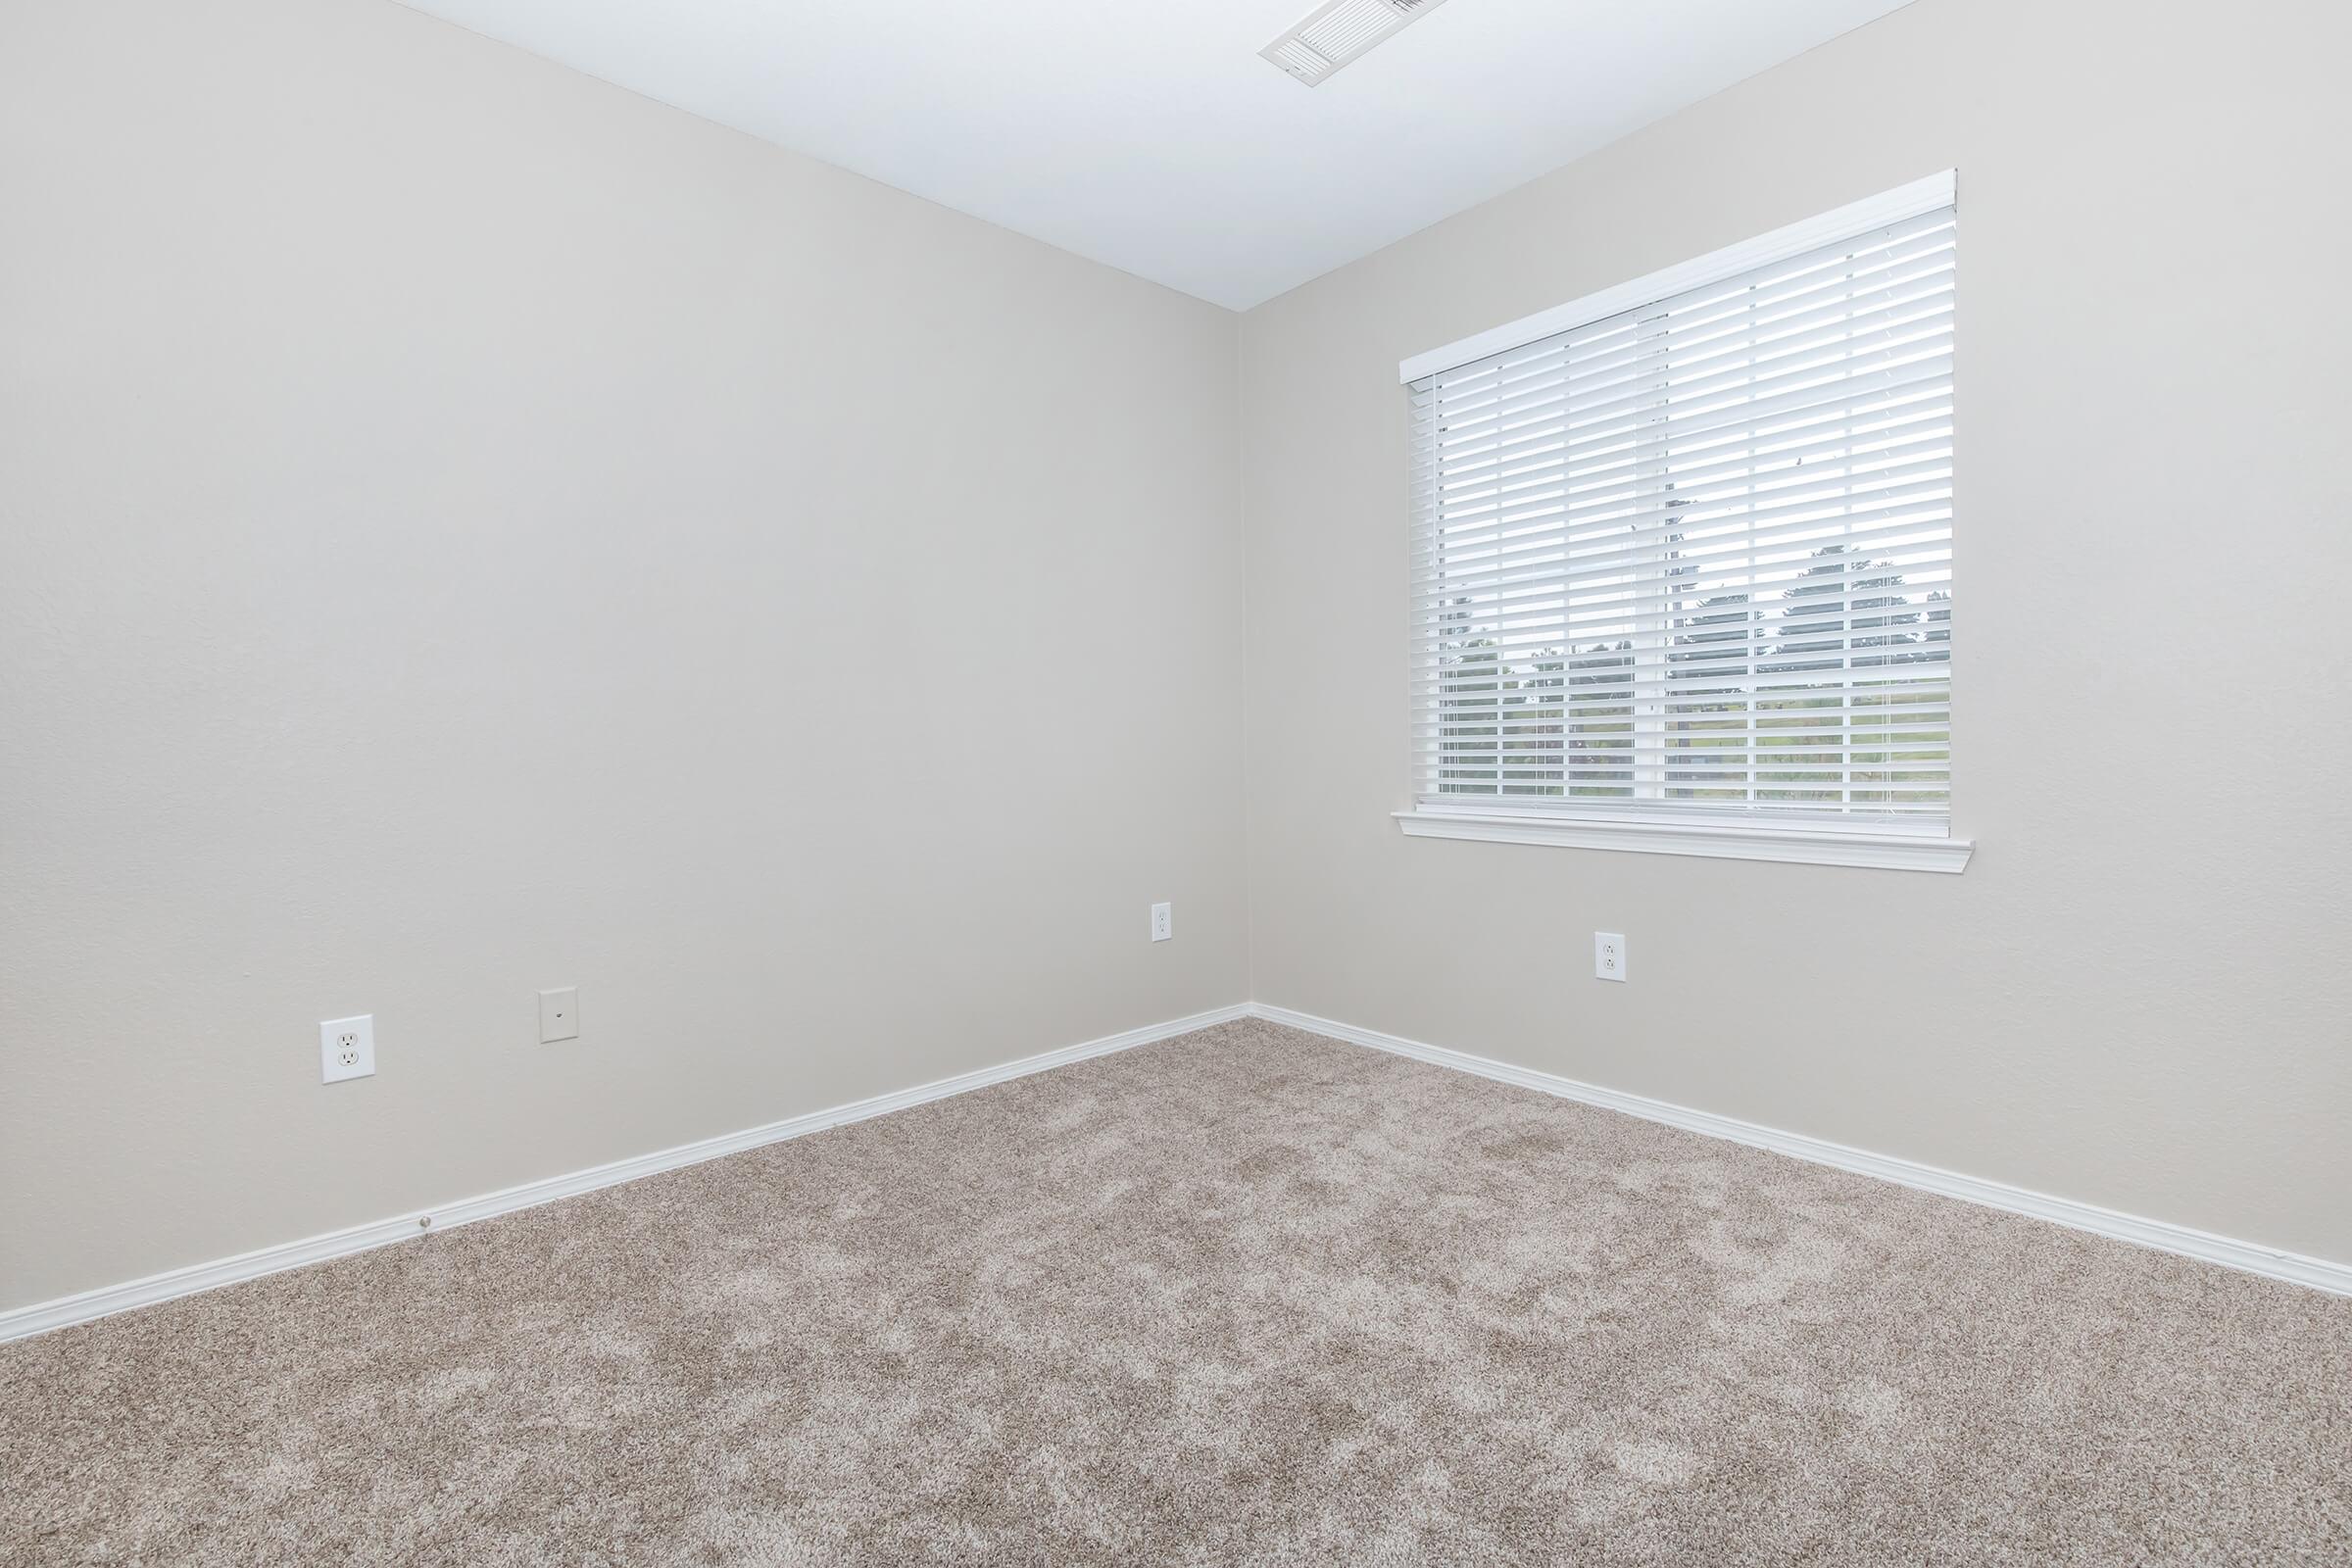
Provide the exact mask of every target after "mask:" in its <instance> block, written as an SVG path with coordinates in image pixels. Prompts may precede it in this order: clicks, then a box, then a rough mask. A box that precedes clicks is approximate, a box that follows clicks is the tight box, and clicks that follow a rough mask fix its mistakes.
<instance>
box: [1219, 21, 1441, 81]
mask: <svg viewBox="0 0 2352 1568" xmlns="http://www.w3.org/2000/svg"><path fill="white" fill-rule="evenodd" d="M1445 3H1446V0H1331V3H1330V4H1329V5H1325V6H1318V7H1317V8H1316V9H1315V11H1314V12H1313V14H1312V15H1310V16H1308V17H1307V18H1306V20H1305V21H1303V22H1301V23H1299V25H1297V26H1296V27H1293V28H1292V29H1291V30H1290V31H1288V32H1286V33H1284V34H1283V35H1282V36H1281V37H1279V38H1277V39H1275V40H1274V41H1273V42H1272V43H1270V44H1268V45H1266V46H1265V47H1264V48H1263V49H1260V50H1259V51H1258V53H1259V54H1261V55H1263V56H1265V57H1266V58H1267V59H1268V60H1271V61H1273V62H1274V63H1275V64H1276V65H1278V66H1280V67H1281V68H1282V69H1283V70H1285V71H1287V72H1289V73H1291V74H1292V75H1294V76H1296V77H1298V78H1299V80H1300V81H1303V82H1305V83H1306V84H1307V85H1308V86H1309V87H1312V86H1314V85H1315V84H1316V83H1317V82H1320V81H1322V80H1323V79H1324V78H1325V77H1327V76H1329V75H1330V74H1331V73H1333V72H1335V71H1337V70H1339V69H1340V68H1341V67H1342V66H1344V65H1346V64H1348V62H1349V61H1350V60H1353V59H1355V58H1357V57H1358V56H1360V55H1362V54H1363V53H1364V52H1365V51H1366V50H1368V49H1370V48H1371V47H1372V46H1373V45H1374V44H1376V43H1378V42H1380V40H1381V39H1383V38H1386V37H1388V36H1389V35H1390V34H1391V33H1393V32H1396V31H1397V29H1399V28H1400V27H1402V26H1403V25H1405V24H1406V23H1408V22H1410V21H1412V20H1413V19H1414V18H1415V17H1425V16H1427V15H1429V13H1431V12H1432V11H1435V10H1437V9H1438V7H1440V6H1442V5H1444V4H1445Z"/></svg>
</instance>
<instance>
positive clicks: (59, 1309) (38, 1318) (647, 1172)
mask: <svg viewBox="0 0 2352 1568" xmlns="http://www.w3.org/2000/svg"><path fill="white" fill-rule="evenodd" d="M1249 1010H1250V1009H1249V1007H1248V1005H1241V1004H1237V1005H1233V1006H1230V1007H1216V1008H1212V1009H1210V1010H1209V1011H1207V1012H1196V1013H1194V1014H1193V1015H1192V1016H1191V1017H1189V1018H1172V1019H1169V1020H1168V1021H1167V1022H1165V1023H1154V1024H1146V1025H1145V1026H1144V1027H1142V1028H1140V1029H1130V1030H1127V1031H1126V1032H1125V1033H1123V1034H1115V1035H1104V1036H1103V1038H1102V1039H1100V1040H1089V1041H1087V1042H1086V1043H1085V1044H1083V1045H1076V1046H1064V1047H1062V1048H1061V1049H1060V1050H1058V1051H1048V1052H1044V1053H1042V1054H1038V1055H1034V1056H1023V1057H1021V1058H1020V1059H1019V1060H1017V1061H1007V1062H1002V1063H1000V1064H998V1065H997V1066H994V1067H982V1068H979V1069H977V1070H975V1071H972V1072H966V1073H958V1074H956V1076H955V1077H953V1078H942V1079H940V1080H938V1081H937V1082H936V1083H928V1084H921V1085H918V1086H916V1087H915V1088H912V1089H899V1090H894V1091H892V1092H891V1093H889V1094H886V1095H876V1096H874V1097H873V1098H872V1099H870V1100H859V1101H853V1102H852V1103H849V1104H846V1105H835V1106H834V1107H832V1108H831V1109H829V1110H813V1111H810V1112H809V1114H807V1115H805V1116H793V1117H789V1118H787V1119H786V1120H783V1121H777V1122H769V1123H768V1124H767V1125H766V1126H764V1127H752V1128H747V1129H746V1130H744V1131H742V1132H739V1133H722V1134H720V1135H719V1136H718V1137H716V1138H706V1139H703V1140H702V1141H700V1142H699V1143H692V1144H681V1145H679V1146H678V1147H677V1148H675V1149H665V1150H662V1152H659V1153H654V1154H639V1155H637V1156H636V1157H635V1158H633V1159H619V1160H614V1161H613V1163H611V1164H609V1165H598V1166H595V1167H593V1168H591V1169H588V1170H579V1171H573V1172H571V1173H570V1174H569V1175H566V1176H551V1177H548V1178H547V1179H546V1180H544V1181H536V1182H526V1183H524V1184H523V1185H522V1186H520V1187H510V1188H508V1189H507V1190H506V1191H504V1192H499V1193H486V1194H483V1195H482V1196H480V1197H478V1198H466V1199H461V1200H459V1201H456V1202H454V1203H447V1204H443V1205H441V1206H440V1207H437V1208H430V1209H423V1210H419V1211H417V1212H415V1213H410V1214H404V1215H401V1216H400V1217H399V1218H396V1219H383V1220H376V1221H374V1222H373V1223H371V1224H367V1225H354V1226H352V1227H351V1228H350V1229H348V1230H340V1231H330V1232H328V1233H327V1234H325V1235H323V1236H312V1237H308V1238H306V1239H304V1240H302V1241H299V1242H283V1243H280V1244H278V1245H277V1246H275V1247H265V1248H262V1249H261V1250H258V1251H252V1252H244V1253H240V1254H239V1255H237V1256H235V1257H224V1258H221V1259H220V1260H218V1261H217V1262H211V1263H195V1264H191V1265H189V1266H188V1267H186V1268H175V1269H171V1270H168V1271H166V1272H165V1273H162V1274H151V1275H149V1276H147V1278H145V1279H142V1280H132V1281H131V1282H130V1283H128V1284H126V1285H109V1286H103V1287H101V1288H99V1289H98V1290H94V1291H84V1292H82V1293H81V1294H79V1295H77V1296H65V1297H60V1298H58V1299H56V1300H54V1301H41V1302H36V1303H35V1304H33V1305H31V1306H21V1307H18V1308H16V1309H15V1310H14V1311H9V1312H0V1344H6V1343H7V1342H9V1341H10V1340H22V1339H26V1338H29V1337H30V1336H32V1335H35V1334H46V1333H47V1332H49V1331H50V1330H51V1329H62V1328H66V1327H68V1326H70V1325H72V1324H75V1323H87V1322H90V1321H91V1320H92V1319H95V1318H101V1317H106V1316H109V1315H111V1314H113V1313H116V1312H127V1311H129V1310H131V1309H132V1308H133V1307H141V1306H152V1305H154V1304H155V1303H156V1302H158V1301H168V1300H171V1299H172V1298H174V1297H179V1296H193V1295H195V1294H196V1293H197V1292H199V1291H210V1290H214V1289H217V1288H218V1287H220V1286H222V1285H234V1284H237V1283H239V1282H241V1281H244V1280H252V1279H259V1278H261V1277H262V1276H263V1275H265V1274H276V1273H279V1272H281V1271H283V1270H285V1269H290V1268H301V1267H302V1266H304V1265H305V1264H308V1263H320V1262H324V1261H325V1260H327V1259H328V1258H332V1257H344V1256H347V1255H349V1254H350V1253H353V1252H364V1251H366V1250H368V1249H370V1248H375V1247H383V1246H386V1245H388V1244H390V1243H393V1242H399V1241H406V1240H408V1239H409V1238H411V1237H416V1236H422V1235H425V1234H427V1232H428V1231H445V1230H448V1229H449V1228H450V1227H451V1226H453V1225H466V1224H469V1223H471V1222H472V1221H474V1220H477V1219H489V1218H491V1217H493V1216H494V1215H498V1214H511V1213H514V1212H515V1210H516V1209H521V1208H533V1207H536V1206H537V1205H539V1204H541V1203H548V1202H553V1201H556V1200H557V1199H559V1198H571V1197H575V1196H577V1195H578V1194H581V1193H588V1192H594V1191H595V1190H596V1189H598V1188H600V1187H615V1186H618V1185H619V1184H620V1183H622V1182H633V1181H635V1180H637V1179H638V1178H639V1177H642V1176H654V1175H659V1174H660V1173H661V1172H662V1171H665V1170H676V1169H678V1168H679V1167H680V1166H684V1165H697V1164H700V1163H702V1162H703V1161H704V1160H707V1159H716V1158H718V1157H720V1156H721V1155H724V1154H734V1153H740V1152H743V1151H744V1150H747V1149H757V1148H759V1147H760V1145H762V1144H774V1143H781V1142H782V1141H784V1140H785V1139H787V1138H800V1137H803V1136H805V1135H807V1134H809V1133H821V1132H823V1131H825V1130H826V1129H828V1128H832V1127H841V1126H845V1125H847V1124H848V1123H850V1122H854V1121H864V1120H865V1119H866V1118H868V1117H870V1116H882V1115H887V1114H888V1113H890V1112H891V1111H894V1110H905V1109H907V1107H908V1106H911V1105H919V1104H922V1103H925V1102H927V1101H933V1100H945V1099H947V1098H948V1097H949V1096H951V1095H961V1094H967V1093H969V1092H970V1091H972V1090H974V1089H986V1088H987V1087H989V1086H990V1085H991V1084H1001V1083H1005V1082H1006V1081H1008V1080H1010V1079H1014V1078H1025V1077H1027V1076H1029V1075H1030V1074H1031V1073H1038V1072H1044V1071H1046V1070H1047V1069H1049V1068H1052V1067H1063V1066H1067V1065H1069V1064H1070V1063H1071V1062H1074V1061H1084V1060H1085V1059H1086V1058H1088V1057H1089V1056H1102V1055H1107V1054H1110V1053H1111V1052H1114V1051H1125V1050H1127V1049H1129V1048H1130V1047H1133V1046H1147V1045H1150V1044H1152V1042H1153V1041H1158V1040H1166V1039H1169V1038H1171V1037H1173V1036H1176V1035H1181V1034H1190V1033H1191V1032H1192V1031H1194V1030H1195V1029H1205V1028H1207V1027H1209V1026H1210V1025H1211V1024H1219V1023H1226V1022H1229V1021H1231V1020H1232V1019H1235V1018H1240V1017H1244V1016H1246V1015H1247V1014H1248V1013H1249Z"/></svg>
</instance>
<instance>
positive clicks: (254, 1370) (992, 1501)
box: [0, 1023, 2352, 1568]
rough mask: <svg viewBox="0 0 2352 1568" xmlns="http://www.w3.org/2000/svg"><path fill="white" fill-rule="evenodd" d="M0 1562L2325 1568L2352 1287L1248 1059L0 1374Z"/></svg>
mask: <svg viewBox="0 0 2352 1568" xmlns="http://www.w3.org/2000/svg"><path fill="white" fill-rule="evenodd" d="M355 1325H366V1326H367V1328H368V1332H367V1333H366V1334H364V1335H356V1336H355V1334H354V1333H353V1329H354V1326H355ZM0 1561H4V1562H6V1563H8V1564H10V1565H12V1568H24V1565H30V1564H49V1563H69V1562H72V1563H81V1562H142V1563H208V1564H209V1563H219V1564H237V1565H254V1564H269V1563H296V1562H300V1563H333V1564H351V1563H366V1564H375V1563H436V1564H441V1563H446V1564H463V1565H466V1568H476V1565H486V1564H507V1563H534V1564H540V1563H543V1564H564V1565H566V1568H579V1565H589V1564H624V1563H625V1564H667V1563H728V1564H765V1563H872V1564H894V1565H898V1564H918V1563H1024V1564H1082V1563H1101V1562H1121V1563H1139V1564H1178V1563H1299V1564H1306V1563H1316V1564H1322V1563H1331V1564H1347V1565H1356V1564H1366V1565H1370V1564H1410V1563H1544V1564H1551V1563H1595V1564H1597V1563H1658V1564H1678V1565H1694V1564H1710V1563H1796V1562H1802V1563H1904V1564H1911V1563H1926V1562H1936V1563H1990V1562H1999V1563H2033V1564H2051V1563H2102V1564H2104V1563H2127V1562H2129V1563H2202V1562H2231V1563H2265V1564H2268V1563H2284V1562H2308V1563H2346V1562H2352V1300H2347V1299H2337V1298H2330V1297H2326V1296H2321V1295H2317V1294H2314V1293H2310V1292H2305V1291H2301V1290H2297V1289H2295V1288H2293V1287H2289V1286H2285V1285H2278V1284H2275V1283H2271V1282H2268V1281H2264V1280H2259V1279H2253V1278H2249V1277H2246V1276H2243V1275H2237V1274H2231V1273H2227V1272H2224V1271H2222V1270H2220V1269H2215V1268H2209V1267H2205V1266H2202V1265H2199V1264H2195V1263H2189V1262H2184V1261H2181V1260H2179V1259H2176V1258H2171V1257H2167V1256H2164V1255H2161V1254H2158V1253H2153V1252H2146V1251H2140V1250H2133V1249H2131V1248H2127V1247H2123V1246H2119V1245H2115V1244H2112V1243H2107V1242H2101V1241H2095V1240H2092V1239H2089V1238H2086V1237H2082V1236H2079V1235H2076V1234H2073V1233H2071V1232H2068V1231H2064V1230H2059V1229H2056V1228H2054V1227H2050V1226H2045V1225H2041V1224H2037V1223H2034V1222H2032V1221H2028V1220H2021V1219H2014V1218H2009V1217H2005V1216H2002V1215H1999V1214H1994V1213H1990V1212H1987V1211H1985V1210H1982V1209H1978V1208H1973V1207H1969V1206H1966V1205H1963V1204H1960V1203H1954V1202H1947V1201H1942V1200H1939V1199H1935V1198H1930V1197H1926V1196H1923V1195H1920V1194H1916V1193H1911V1192H1906V1191H1904V1190H1901V1189H1899V1188H1894V1187H1888V1186H1885V1185H1882V1184H1879V1183H1876V1182H1872V1181H1869V1180H1865V1179H1863V1178H1860V1177H1852V1176H1845V1175H1841V1174H1838V1173H1836V1172H1832V1171H1826V1170H1821V1169H1817V1168H1814V1167H1812V1166H1808V1165H1803V1164H1799V1163H1796V1162H1794V1161H1790V1160H1786V1159H1782V1158H1780V1157H1777V1156H1774V1155H1770V1154H1763V1153H1758V1152H1751V1151H1748V1150H1743V1149H1740V1148H1737V1147H1734V1146H1732V1145H1728V1144H1722V1143H1717V1142H1713V1141H1710V1140H1707V1139H1703V1138H1698V1137H1695V1136H1691V1135H1688V1134H1684V1133H1678V1132H1674V1131H1671V1130H1668V1129H1664V1128H1660V1127H1655V1126H1651V1125H1649V1124H1647V1123H1644V1122H1641V1121H1635V1120H1632V1119H1629V1118H1626V1117H1622V1116H1617V1115H1613V1114H1611V1113H1608V1112H1604V1111H1596V1110H1591V1109H1587V1108H1584V1107H1582V1106H1578V1105H1574V1104H1570V1103H1563V1102H1560V1101H1556V1100H1552V1099H1548V1098H1546V1097H1544V1096H1542V1095H1537V1094H1532V1093H1528V1092H1526V1091H1521V1090H1515V1089H1510V1088H1506V1087H1503V1086H1500V1085H1496V1084H1492V1083H1488V1082H1484V1081H1482V1080H1479V1079H1476V1078H1470V1077H1466V1076H1462V1075H1459V1074H1455V1073H1450V1072H1446V1071H1445V1070H1442V1069H1439V1068H1435V1067H1428V1066H1423V1065H1420V1064H1418V1063H1415V1062H1409V1061H1404V1060H1400V1059H1397V1058H1395V1057H1391V1056H1384V1055H1379V1054H1374V1053H1371V1052H1368V1051H1361V1050H1358V1049H1356V1048H1354V1047H1349V1046H1342V1045H1336V1044H1332V1043H1330V1042H1328V1041H1324V1040H1321V1039H1318V1038H1316V1037H1313V1036H1309V1035H1301V1034H1299V1033H1296V1032H1293V1031H1289V1030H1284V1029H1280V1028H1276V1027H1274V1026H1271V1025H1267V1024H1261V1023H1238V1024H1229V1025H1225V1026H1223V1027H1220V1028H1217V1029H1212V1030H1208V1031H1205V1032H1203V1033H1201V1034H1198V1035H1193V1036H1188V1037H1186V1038H1184V1039H1182V1040H1177V1041H1172V1042H1169V1043H1167V1044H1164V1045H1159V1046H1154V1047H1150V1048H1147V1049H1144V1050H1140V1051H1132V1052H1128V1053H1125V1054H1119V1055H1114V1056H1108V1057H1103V1058H1101V1059H1098V1060H1095V1061H1092V1062H1087V1063H1084V1064H1082V1065H1079V1066H1074V1067H1068V1068H1063V1069H1061V1070H1059V1071H1056V1072H1053V1073H1049V1074H1046V1075H1044V1076H1041V1077H1036V1078H1029V1079H1025V1080H1022V1081H1020V1082H1017V1083H1013V1084H1008V1085H1005V1086H1002V1087H1000V1088H997V1089H992V1090H988V1091H985V1092H983V1093H980V1094H975V1095H968V1096H965V1097H962V1098H960V1099H956V1100H952V1101H947V1102H943V1103H938V1104H934V1105H929V1106H925V1107H922V1108H919V1109H915V1110H910V1111H906V1112H903V1113H901V1114H899V1115H895V1116H890V1117H887V1118H884V1119H882V1120H879V1121H872V1122H866V1123H863V1124H861V1125H858V1126H856V1127H852V1128H847V1129H844V1130H841V1131H837V1132H832V1133H827V1134H824V1135H822V1136H819V1137H814V1138H809V1139H804V1140H801V1141H799V1142H796V1143H790V1144H782V1145H777V1146H774V1147H771V1148H768V1149H764V1150H760V1151H756V1152H751V1153H747V1154H740V1155H736V1156H734V1157H732V1158H729V1159H725V1160H720V1161H716V1162H713V1163H711V1164H706V1165H701V1166H697V1167H695V1168H693V1169H691V1170H686V1171H681V1172H678V1173H675V1174H673V1175H668V1176H662V1177H657V1178H654V1179H652V1180H649V1181H644V1182H639V1183H636V1184H634V1185H631V1186H628V1187H622V1188H616V1189H613V1190H610V1191H607V1192H603V1193H598V1194H594V1195H591V1196H589V1197H586V1198H580V1199H574V1200H572V1201H567V1202H563V1203H558V1204H554V1205H550V1206H548V1207H544V1208H539V1209H534V1210H532V1211H530V1212H528V1213H524V1214H519V1215H515V1216H513V1217H510V1218H507V1219H503V1220H497V1221H491V1222H487V1223H484V1224H479V1225H474V1226H470V1227H467V1228H466V1229H463V1230H457V1231H452V1232H450V1233H448V1234H446V1235H442V1236H435V1237H431V1238H429V1239H425V1240H420V1241H417V1242H413V1243H408V1244H404V1245H402V1246H399V1247H394V1248H390V1249H386V1250H380V1251H375V1252H371V1253H368V1254H366V1255H364V1256H360V1257H356V1258H351V1259H347V1260H344V1261H342V1262H337V1263H331V1264H327V1265H324V1266H321V1267H318V1268H313V1269H309V1270H305V1271H302V1272H299V1273H293V1274H285V1275H279V1276H277V1277H275V1278H272V1279H269V1280H264V1281H261V1282H258V1283H255V1284H252V1285H247V1286H242V1287H238V1288H235V1289H231V1290H225V1291H221V1292H217V1293H215V1294H213V1295H210V1296H203V1297H196V1298H192V1299H186V1300H181V1301H177V1302H172V1303H170V1304H168V1305H165V1306H161V1307H157V1308H154V1309H151V1310H148V1311H144V1312H138V1313H134V1314H129V1315H125V1316H123V1317H118V1318H114V1319H111V1320H108V1321H105V1322H102V1323H98V1324H95V1325H92V1326H89V1327H85V1328H79V1329H70V1330H66V1331H64V1332H61V1333H57V1334H52V1335H48V1336H45V1337H43V1338H41V1339H37V1340H32V1341H27V1342H25V1343H23V1344H20V1345H16V1346H11V1347H0Z"/></svg>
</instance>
